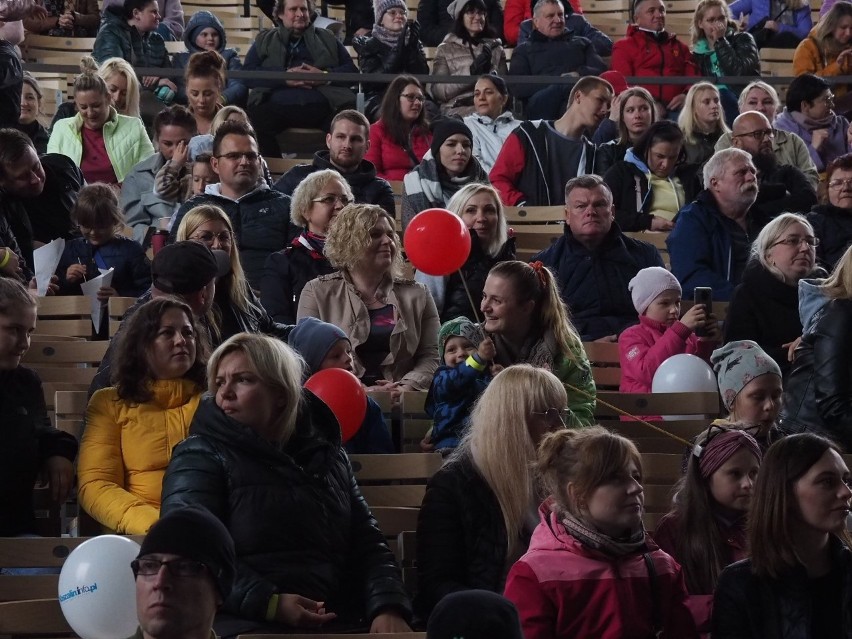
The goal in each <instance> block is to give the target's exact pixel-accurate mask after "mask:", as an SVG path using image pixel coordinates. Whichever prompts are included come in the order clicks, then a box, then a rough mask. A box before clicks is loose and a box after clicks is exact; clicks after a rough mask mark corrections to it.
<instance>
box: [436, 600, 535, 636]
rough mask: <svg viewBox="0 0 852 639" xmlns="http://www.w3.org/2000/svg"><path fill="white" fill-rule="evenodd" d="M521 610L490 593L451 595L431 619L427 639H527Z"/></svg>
mask: <svg viewBox="0 0 852 639" xmlns="http://www.w3.org/2000/svg"><path fill="white" fill-rule="evenodd" d="M523 636H524V635H523V632H522V631H521V622H520V619H519V617H518V610H517V608H515V605H514V604H513V603H512V602H511V601H509V600H508V599H506V598H504V597H501V596H500V595H498V594H496V593H493V592H489V591H487V590H462V591H460V592H454V593H452V594H450V595H447V596H446V597H444V598H443V599H441V601H439V602H438V605H437V606H435V609H434V610H433V611H432V614H431V615H430V616H429V624H428V625H427V626H426V639H523Z"/></svg>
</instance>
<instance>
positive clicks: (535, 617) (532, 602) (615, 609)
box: [504, 506, 698, 639]
mask: <svg viewBox="0 0 852 639" xmlns="http://www.w3.org/2000/svg"><path fill="white" fill-rule="evenodd" d="M540 510H541V514H542V521H541V523H540V524H539V525H538V527H537V528H536V529H535V532H534V533H533V536H532V541H531V542H530V547H529V550H528V551H527V553H526V554H525V555H524V556H523V557H521V558H520V559H519V560H518V561H517V562H516V563H515V565H514V566H512V569H511V570H510V571H509V577H508V579H507V581H506V592H505V593H504V594H505V596H506V597H507V598H508V599H509V600H511V601H512V603H514V604H515V606H516V607H517V608H518V613H519V615H520V617H521V625H522V627H523V631H524V638H525V639H556V638H557V637H558V638H559V639H568V638H569V637H570V638H574V637H576V638H578V639H579V638H586V637H594V638H595V639H647V638H648V637H651V636H653V632H652V629H653V628H652V625H653V624H652V614H651V611H652V606H651V600H652V594H651V582H650V578H649V576H648V569H647V566H646V565H645V560H644V559H643V557H642V555H643V551H637V552H635V553H631V554H628V555H625V556H623V557H619V558H613V557H610V556H608V555H605V554H603V553H602V552H599V551H596V550H592V549H591V548H589V547H588V546H585V545H584V544H582V543H581V542H580V541H578V540H577V539H575V538H574V537H572V536H571V535H570V534H568V532H567V531H566V530H565V528H564V526H562V524H560V523H559V522H558V516H557V515H556V514H555V513H551V512H548V511H545V507H544V506H543V507H542V509H540ZM644 552H647V553H648V554H649V555H650V556H651V559H652V561H653V562H654V567H655V569H656V573H657V580H656V581H657V587H658V593H659V602H660V613H661V617H662V619H661V621H662V626H663V628H662V631H663V632H662V635H661V637H663V638H664V639H697V637H698V633H697V632H696V630H695V623H694V622H693V621H692V616H691V615H690V613H689V609H688V608H687V607H686V598H687V593H686V586H685V585H684V582H683V573H682V571H681V569H680V566H678V565H677V562H675V560H674V559H672V558H671V557H670V556H669V555H667V554H666V553H664V552H663V551H662V550H660V549H659V548H657V546H656V545H655V544H654V543H653V541H652V540H651V539H650V538H648V540H647V543H646V550H645V551H644Z"/></svg>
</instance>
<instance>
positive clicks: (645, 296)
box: [627, 266, 682, 315]
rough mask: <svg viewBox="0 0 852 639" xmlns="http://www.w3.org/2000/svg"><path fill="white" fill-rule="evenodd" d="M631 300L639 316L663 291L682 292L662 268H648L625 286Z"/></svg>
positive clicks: (675, 279)
mask: <svg viewBox="0 0 852 639" xmlns="http://www.w3.org/2000/svg"><path fill="white" fill-rule="evenodd" d="M627 289H628V290H629V291H630V295H631V297H632V298H633V306H634V307H635V308H636V312H638V313H639V315H642V314H644V313H645V311H646V310H648V307H649V306H650V305H651V302H653V301H654V299H655V298H656V297H657V295H659V294H660V293H662V292H663V291H677V292H678V294H680V293H681V292H682V290H681V288H680V282H678V281H677V278H676V277H675V276H674V275H672V274H671V273H670V272H669V271H667V270H666V269H664V268H663V267H662V266H649V267H648V268H643V269H642V270H641V271H639V272H638V273H637V274H636V277H634V278H633V279H632V280H630V283H629V284H628V285H627Z"/></svg>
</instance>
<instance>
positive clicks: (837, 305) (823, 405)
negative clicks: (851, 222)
mask: <svg viewBox="0 0 852 639" xmlns="http://www.w3.org/2000/svg"><path fill="white" fill-rule="evenodd" d="M799 309H800V311H799V312H800V315H801V319H802V330H803V333H802V341H801V343H800V344H799V346H798V347H797V348H796V353H795V359H794V360H793V367H792V369H791V371H790V373H789V374H788V376H787V380H786V384H785V387H784V407H783V409H782V411H781V422H780V425H781V429H782V430H783V431H784V432H785V433H799V432H813V433H818V434H822V435H825V436H827V437H830V438H831V439H832V440H833V441H835V442H837V444H838V445H839V446H840V447H841V448H843V449H844V450H847V451H850V452H852V359H850V357H849V353H850V352H852V248H849V249H846V252H845V253H844V254H843V257H841V258H840V261H839V262H838V263H837V265H836V266H835V267H834V270H833V271H832V273H831V275H829V276H828V278H827V279H825V280H820V281H818V282H816V283H815V285H814V286H800V287H799Z"/></svg>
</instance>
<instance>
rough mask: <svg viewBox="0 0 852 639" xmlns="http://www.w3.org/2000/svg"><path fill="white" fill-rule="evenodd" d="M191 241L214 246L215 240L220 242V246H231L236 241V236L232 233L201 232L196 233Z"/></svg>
mask: <svg viewBox="0 0 852 639" xmlns="http://www.w3.org/2000/svg"><path fill="white" fill-rule="evenodd" d="M190 239H192V240H197V241H198V242H203V243H204V244H213V241H214V240H219V244H231V243H233V241H234V236H233V235H231V232H230V231H222V232H221V233H213V232H212V231H201V232H199V233H195V234H194V235H193V236H192V237H191V238H190Z"/></svg>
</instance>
